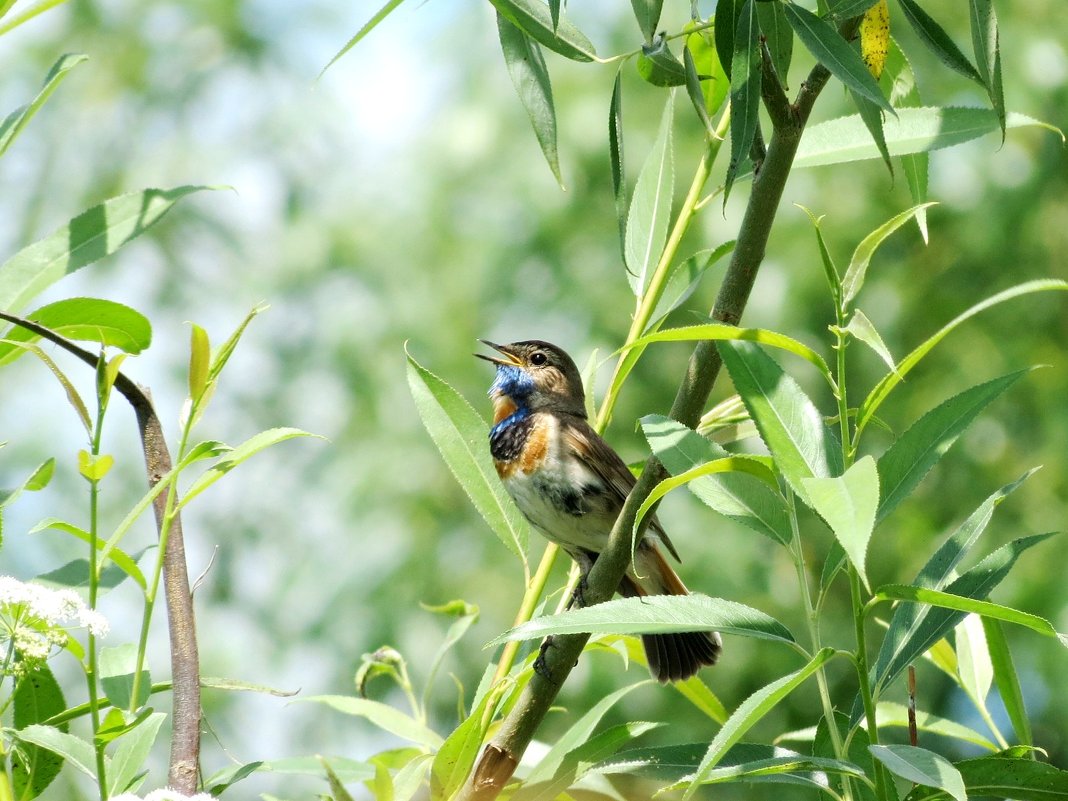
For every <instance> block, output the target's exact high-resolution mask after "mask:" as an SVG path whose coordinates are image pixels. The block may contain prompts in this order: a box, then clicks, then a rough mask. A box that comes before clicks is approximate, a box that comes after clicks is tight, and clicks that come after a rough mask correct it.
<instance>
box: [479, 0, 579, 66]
mask: <svg viewBox="0 0 1068 801" xmlns="http://www.w3.org/2000/svg"><path fill="white" fill-rule="evenodd" d="M490 2H491V3H493V6H494V8H496V9H497V11H498V12H499V13H500V14H501V15H502V16H504V17H505V18H506V19H507V20H508V21H509V22H511V23H512V24H513V25H515V26H516V27H517V28H519V29H520V30H521V31H524V32H526V33H527V35H528V36H530V37H531V38H532V39H534V40H535V41H537V42H538V43H540V44H542V45H544V46H545V47H547V48H549V49H550V50H552V51H553V52H554V53H559V54H560V55H562V56H564V58H569V59H571V60H572V61H593V60H594V59H596V58H597V51H596V50H595V49H594V47H593V44H592V43H591V42H590V40H589V39H587V38H586V35H585V34H584V33H583V32H582V31H580V30H579V29H578V28H576V27H575V26H574V25H572V24H571V23H570V22H569V21H568V20H567V19H565V18H563V17H561V18H560V19H559V21H558V23H557V24H555V25H554V24H553V18H552V13H551V12H550V11H549V6H548V5H546V4H545V3H543V2H542V0H490Z"/></svg>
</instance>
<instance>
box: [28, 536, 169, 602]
mask: <svg viewBox="0 0 1068 801" xmlns="http://www.w3.org/2000/svg"><path fill="white" fill-rule="evenodd" d="M153 547H155V546H153ZM146 550H148V549H147V548H146V549H144V550H142V551H141V552H140V553H136V554H134V555H133V556H131V557H130V558H131V559H133V560H135V561H136V560H137V559H139V558H140V557H141V555H142V554H143V553H144V552H145V551H146ZM127 576H128V574H127V573H126V571H124V570H123V569H122V568H120V567H119V566H118V565H117V564H108V565H105V566H103V567H101V568H100V578H99V580H98V581H97V586H98V587H99V588H100V590H101V591H106V590H113V589H115V587H117V586H119V585H120V584H121V583H122V582H123V581H125V580H126V578H127ZM36 580H37V581H39V582H41V583H42V584H46V585H48V586H50V587H76V588H81V587H88V586H89V560H88V559H72V560H71V561H69V562H67V563H66V564H65V565H63V566H62V567H57V568H56V569H55V570H50V571H48V572H47V573H42V574H40V575H39V576H37V579H36Z"/></svg>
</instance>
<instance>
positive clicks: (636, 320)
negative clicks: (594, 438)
mask: <svg viewBox="0 0 1068 801" xmlns="http://www.w3.org/2000/svg"><path fill="white" fill-rule="evenodd" d="M730 120H731V113H730V107H729V106H728V107H727V108H726V110H724V112H723V114H722V115H721V116H720V119H719V123H718V125H717V126H716V134H715V137H709V138H708V142H707V146H706V147H705V152H704V154H703V155H702V157H701V162H700V163H699V164H698V165H697V171H696V172H695V173H694V176H693V181H691V182H690V190H689V191H688V192H687V193H686V198H685V199H684V200H683V201H682V206H681V207H680V208H679V213H678V216H677V217H676V218H675V225H674V226H673V227H672V229H671V233H670V234H669V235H668V239H667V243H666V244H665V245H664V251H663V252H662V253H661V254H660V259H659V260H658V261H657V263H656V267H655V268H654V269H653V274H652V277H651V278H650V279H649V287H648V288H647V289H646V290H645V292H644V293H643V294H642V297H641V298H640V299H639V301H638V307H637V309H636V310H635V312H634V317H633V318H632V319H631V323H630V330H629V331H628V332H627V339H626V341H625V343H624V345H623V347H624V348H626V347H627V345H630V344H631V343H632V342H634V340H636V339H638V337H640V336H641V335H642V334H644V333H645V329H646V328H647V327H648V325H649V321H650V320H651V318H652V316H653V312H654V311H656V305H657V304H658V303H659V302H660V298H661V297H662V296H663V294H664V288H665V287H666V286H667V282H668V279H669V278H670V277H671V267H672V265H673V264H674V262H675V258H676V256H677V255H678V252H679V246H680V245H681V244H682V238H683V236H684V235H685V234H686V231H687V230H689V227H690V223H691V222H692V221H693V218H694V215H696V214H697V212H698V210H699V206H700V205H701V192H702V191H703V190H704V187H705V184H706V183H707V182H708V176H709V175H710V174H711V172H712V165H713V164H715V161H716V156H717V155H719V150H720V147H721V146H722V145H723V137H724V136H726V134H727V131H728V130H729V129H730ZM625 357H626V354H622V355H620V357H619V359H618V360H617V361H616V368H615V371H614V372H613V374H612V381H611V382H610V383H609V385H608V392H607V394H606V395H605V398H604V401H603V402H602V403H601V408H600V409H599V411H598V413H597V420H596V423H595V425H594V428H595V429H596V430H597V432H598V433H602V434H603V433H604V430H605V429H606V428H607V427H608V423H609V421H610V420H611V419H612V410H613V409H614V408H615V405H616V400H617V398H618V397H619V390H620V389H621V388H622V382H620V381H618V380H617V379H618V378H619V372H620V369H621V368H622V366H623V361H624V359H625Z"/></svg>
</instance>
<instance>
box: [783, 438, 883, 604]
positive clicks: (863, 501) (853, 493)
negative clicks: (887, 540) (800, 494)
mask: <svg viewBox="0 0 1068 801" xmlns="http://www.w3.org/2000/svg"><path fill="white" fill-rule="evenodd" d="M801 483H802V484H803V485H804V487H805V490H806V491H807V492H808V497H809V501H810V502H811V505H812V508H813V509H815V510H816V512H817V513H818V514H819V515H820V517H822V518H823V519H824V520H825V521H827V525H828V526H830V527H831V531H832V532H833V533H834V536H835V539H837V540H838V542H839V543H841V545H842V548H843V549H844V550H845V552H846V554H847V555H848V556H849V561H850V562H852V563H853V566H854V567H855V568H856V569H857V572H858V573H859V574H860V577H861V578H862V579H863V580H864V583H865V584H867V582H868V578H867V573H866V571H865V563H866V558H865V557H866V554H867V551H868V541H869V540H870V539H871V534H872V530H873V529H874V527H875V510H876V508H878V506H879V474H878V472H877V471H876V469H875V460H874V459H872V458H871V457H870V456H865V457H864V458H863V459H860V460H859V461H857V462H856V463H855V464H853V465H852V466H851V467H850V468H849V469H848V470H846V472H845V473H844V474H843V475H841V476H835V477H829V478H817V477H812V478H803V479H801Z"/></svg>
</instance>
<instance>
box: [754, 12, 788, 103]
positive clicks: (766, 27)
mask: <svg viewBox="0 0 1068 801" xmlns="http://www.w3.org/2000/svg"><path fill="white" fill-rule="evenodd" d="M756 9H757V19H758V20H759V21H760V32H761V34H763V36H764V39H765V41H766V42H767V45H768V52H769V53H771V63H772V64H773V65H774V66H775V74H776V75H778V76H779V82H780V83H781V84H782V85H783V88H788V78H787V76H788V74H789V72H790V61H791V60H792V58H793V54H794V31H793V29H792V28H791V27H790V23H789V22H787V20H786V10H785V9H786V4H785V3H758V4H757V7H756Z"/></svg>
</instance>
